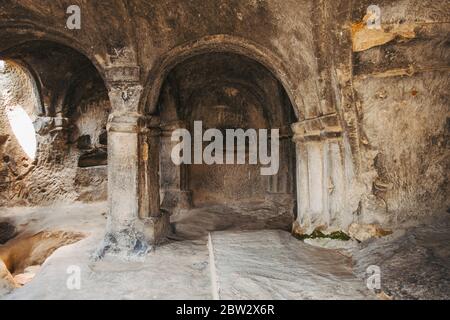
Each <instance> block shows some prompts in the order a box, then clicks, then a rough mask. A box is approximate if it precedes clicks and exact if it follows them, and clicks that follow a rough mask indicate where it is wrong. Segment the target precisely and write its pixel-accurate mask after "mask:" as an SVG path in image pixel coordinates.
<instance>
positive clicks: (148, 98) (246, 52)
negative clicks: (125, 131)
mask: <svg viewBox="0 0 450 320" xmlns="http://www.w3.org/2000/svg"><path fill="white" fill-rule="evenodd" d="M210 52H220V53H235V54H240V55H243V56H245V57H247V58H250V59H252V60H255V61H257V62H259V63H260V64H262V65H263V66H264V67H266V68H267V69H268V70H269V71H270V72H271V73H272V74H273V75H274V76H275V78H277V80H278V81H279V82H280V83H281V84H282V86H283V88H284V90H285V91H286V93H287V95H288V97H289V99H290V101H291V104H292V106H293V107H294V112H295V115H296V117H297V119H303V115H304V106H303V102H302V97H301V95H300V93H299V90H298V88H297V87H296V85H295V80H294V76H293V75H292V74H290V72H289V71H288V68H287V67H286V66H285V64H284V63H283V61H282V60H281V59H280V58H279V57H277V56H276V55H275V54H274V53H272V52H271V51H270V50H268V49H267V48H265V47H263V46H261V45H258V44H257V43H255V42H253V41H250V40H247V39H244V38H240V37H235V36H230V35H223V34H221V35H214V36H207V37H204V38H201V39H198V40H195V41H192V42H188V43H185V44H182V45H179V46H177V47H175V48H173V49H171V50H169V51H168V52H166V53H165V54H163V55H162V56H161V57H160V58H159V59H158V61H157V62H156V64H155V65H154V67H153V68H152V69H151V70H150V72H149V75H148V77H147V81H146V84H145V87H144V94H143V95H142V100H141V110H142V111H144V112H145V113H150V114H152V113H154V112H155V110H156V105H157V101H158V97H159V93H160V90H161V87H162V84H163V82H164V79H165V78H166V76H167V75H168V74H169V72H170V71H171V70H172V69H173V68H174V67H175V66H176V65H178V64H179V63H181V62H183V61H185V60H186V59H188V58H191V57H193V56H196V55H200V54H204V53H210Z"/></svg>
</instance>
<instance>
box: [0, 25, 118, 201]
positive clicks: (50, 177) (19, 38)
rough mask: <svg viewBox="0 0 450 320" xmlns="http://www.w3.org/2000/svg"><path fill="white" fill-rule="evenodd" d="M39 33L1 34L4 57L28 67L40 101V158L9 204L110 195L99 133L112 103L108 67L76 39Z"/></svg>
mask: <svg viewBox="0 0 450 320" xmlns="http://www.w3.org/2000/svg"><path fill="white" fill-rule="evenodd" d="M36 32H38V31H37V30H33V31H32V30H29V29H28V28H25V29H22V28H21V27H18V26H15V27H5V26H1V27H0V35H2V36H6V37H7V38H6V41H5V42H4V43H3V45H2V46H1V48H0V59H7V60H10V61H14V62H16V63H18V64H20V65H21V66H23V68H24V69H25V70H27V74H28V75H29V76H30V77H31V78H32V79H33V80H34V81H33V83H34V87H35V88H36V92H37V93H38V96H39V99H38V100H39V101H40V102H39V112H38V113H37V117H36V119H35V120H34V123H33V124H34V128H35V131H36V137H37V141H38V150H37V157H36V160H35V162H34V163H33V165H32V166H30V167H29V170H28V171H27V172H26V174H25V175H23V176H22V177H21V179H20V186H11V188H12V187H14V188H16V189H18V188H20V190H21V191H20V192H19V193H17V196H15V197H13V198H12V199H10V200H9V201H8V203H6V205H9V206H11V205H15V204H17V203H20V204H25V205H26V204H32V205H42V204H49V203H52V202H54V201H73V200H81V201H92V200H105V199H106V192H107V190H106V183H107V168H106V166H105V165H106V159H107V156H106V155H107V151H106V139H103V140H102V139H100V135H101V134H103V136H104V137H106V120H107V116H108V113H109V109H110V103H109V98H108V91H107V89H106V85H105V83H104V80H103V79H104V78H103V72H99V69H98V67H99V66H98V64H97V63H96V62H95V63H94V62H92V60H91V59H90V58H88V57H87V56H86V55H85V54H84V53H82V52H80V51H79V50H78V49H74V46H75V45H73V43H76V41H73V43H72V44H71V45H68V44H66V43H67V42H70V39H66V38H64V40H61V37H58V36H53V35H52V34H51V33H44V36H42V34H41V36H40V37H37V36H36V34H35V33H36ZM55 39H57V40H55ZM101 70H102V69H101ZM93 93H96V95H94V94H93ZM97 126H102V128H97ZM102 130H103V132H102ZM88 138H89V139H88ZM99 190H100V192H98V191H99Z"/></svg>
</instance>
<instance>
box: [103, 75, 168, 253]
mask: <svg viewBox="0 0 450 320" xmlns="http://www.w3.org/2000/svg"><path fill="white" fill-rule="evenodd" d="M133 70H135V69H132V70H128V69H127V70H123V68H117V69H116V68H115V69H113V70H109V71H110V73H112V74H111V75H110V76H111V78H112V80H111V81H110V82H108V90H109V98H110V101H111V107H112V112H111V114H110V116H109V119H108V127H107V129H108V222H107V230H106V236H105V239H104V242H103V244H102V247H101V249H100V251H99V252H98V255H99V256H100V257H101V256H103V255H104V254H105V253H112V254H119V255H124V256H129V255H135V254H145V253H146V252H148V251H149V250H150V248H151V244H154V243H157V242H159V241H160V240H161V239H162V238H164V236H165V234H166V232H167V230H168V225H169V224H168V219H167V218H166V217H165V216H163V215H161V213H160V212H159V197H156V198H155V189H156V192H159V179H158V178H157V177H158V170H159V166H158V161H155V158H156V159H158V158H159V154H158V145H159V137H158V138H155V137H156V136H158V134H155V130H154V127H152V123H151V121H149V119H147V118H145V117H143V116H142V114H141V113H140V108H139V102H140V98H141V94H142V91H143V88H142V86H141V85H140V84H139V83H138V81H137V80H138V79H139V77H136V76H133ZM118 74H123V75H126V77H124V78H123V79H122V80H120V79H121V78H120V77H118ZM149 122H150V126H149ZM155 153H156V154H155ZM155 163H156V164H155Z"/></svg>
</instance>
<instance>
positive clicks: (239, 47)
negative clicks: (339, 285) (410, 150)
mask: <svg viewBox="0 0 450 320" xmlns="http://www.w3.org/2000/svg"><path fill="white" fill-rule="evenodd" d="M208 53H230V54H238V55H242V56H244V57H247V58H249V59H252V60H254V61H256V62H258V63H260V64H261V65H262V66H264V67H265V68H266V69H267V70H268V71H269V72H270V73H271V74H272V75H273V76H274V77H275V78H276V79H277V80H278V81H279V83H280V84H281V86H282V88H283V89H284V91H285V93H286V98H287V100H288V101H289V102H290V103H291V104H292V107H293V109H294V112H295V118H296V120H295V121H294V123H292V125H291V128H292V133H293V140H294V142H295V154H296V157H295V178H296V179H295V180H296V185H295V189H296V199H297V209H296V216H297V217H296V221H295V222H294V225H293V230H294V233H297V234H305V233H306V234H309V233H311V232H313V231H314V230H315V229H320V230H328V229H329V230H331V231H332V230H336V229H339V230H346V229H347V227H348V225H349V224H350V223H351V220H352V215H351V212H349V208H348V201H347V198H348V197H351V195H349V194H347V189H349V185H350V184H351V183H352V179H353V173H352V170H353V167H352V163H351V151H350V150H349V149H348V143H346V142H345V139H344V138H343V137H344V136H345V135H343V127H342V125H341V119H340V116H339V114H338V113H337V112H335V113H330V114H326V115H321V114H319V115H318V116H317V117H315V118H308V119H305V107H306V106H305V105H304V103H303V98H302V95H301V93H300V92H301V88H300V87H299V85H300V83H299V82H298V81H295V79H296V77H295V75H293V74H291V72H290V71H289V70H290V69H289V68H288V67H287V66H286V64H285V62H284V61H282V59H279V58H278V57H277V56H276V55H274V54H273V53H271V52H270V50H267V49H266V48H264V47H261V46H259V45H258V44H255V43H253V42H251V41H248V40H246V39H242V38H238V37H233V36H228V35H215V36H209V37H205V38H202V39H199V40H197V41H194V42H190V43H187V44H184V45H181V46H178V47H175V48H174V49H172V50H170V51H169V52H168V53H166V54H164V55H163V56H162V57H161V58H160V59H158V60H157V62H156V63H155V65H154V67H153V68H152V70H151V71H150V74H149V76H148V79H147V84H146V86H145V88H144V94H143V96H142V99H141V103H140V105H141V106H140V108H141V110H143V111H142V112H143V113H145V114H155V113H156V112H157V109H158V97H159V93H160V91H161V92H164V90H165V88H164V87H163V83H164V81H165V79H167V78H170V76H169V77H168V75H169V73H170V71H171V70H173V69H174V68H176V66H177V65H180V64H181V63H183V62H185V61H187V60H188V59H191V58H193V57H196V56H199V55H202V54H208ZM161 88H162V90H161ZM307 94H308V93H305V95H307ZM309 107H311V106H309ZM179 125H180V124H175V126H179ZM181 125H183V124H181ZM162 128H163V134H162V136H163V137H164V136H165V134H164V125H163V127H162ZM172 129H173V127H170V126H169V130H172ZM176 201H180V200H179V199H177V200H176Z"/></svg>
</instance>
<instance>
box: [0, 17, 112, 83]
mask: <svg viewBox="0 0 450 320" xmlns="http://www.w3.org/2000/svg"><path fill="white" fill-rule="evenodd" d="M6 36H15V38H17V39H18V40H17V41H15V42H14V43H11V44H8V45H7V46H6V47H3V46H2V45H1V44H0V54H1V53H2V52H4V51H6V50H8V49H11V48H13V47H15V46H18V45H21V44H23V43H26V42H28V41H33V40H35V41H49V42H54V43H57V44H59V45H62V46H66V47H68V48H71V49H73V50H75V51H77V52H78V53H80V54H81V55H83V56H85V57H86V58H87V59H89V61H90V62H91V63H92V64H93V65H94V67H95V68H96V69H97V72H98V73H99V74H100V76H101V77H102V79H103V80H104V81H105V83H106V75H105V69H106V66H105V65H104V64H103V63H102V61H100V60H99V59H98V58H97V57H96V55H95V53H94V52H91V51H90V50H88V49H87V48H86V46H85V45H83V44H82V43H80V41H78V39H77V38H76V37H70V36H68V35H67V34H65V33H63V32H61V31H59V30H57V29H54V28H49V27H48V26H42V25H40V24H39V23H36V22H34V21H33V22H30V21H23V20H14V22H10V21H6V22H2V21H0V38H4V37H6Z"/></svg>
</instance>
